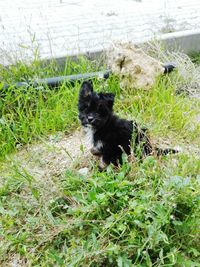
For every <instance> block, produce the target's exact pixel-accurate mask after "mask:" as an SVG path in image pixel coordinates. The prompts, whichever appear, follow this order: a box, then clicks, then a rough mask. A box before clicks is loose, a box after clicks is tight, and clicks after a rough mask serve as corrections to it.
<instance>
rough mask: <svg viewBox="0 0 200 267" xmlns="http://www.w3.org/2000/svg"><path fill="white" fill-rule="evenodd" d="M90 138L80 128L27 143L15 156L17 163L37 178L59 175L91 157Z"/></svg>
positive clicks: (84, 162)
mask: <svg viewBox="0 0 200 267" xmlns="http://www.w3.org/2000/svg"><path fill="white" fill-rule="evenodd" d="M89 157H90V152H89V140H88V139H87V136H86V135H85V134H84V133H83V132H82V131H80V130H77V131H75V132H74V133H72V134H71V135H68V136H66V135H64V134H63V133H58V134H57V135H54V136H50V137H49V138H48V140H46V141H44V140H42V142H40V143H37V144H32V145H27V146H26V147H24V148H23V149H21V150H19V151H18V152H17V153H16V154H15V155H14V157H13V160H14V162H15V163H16V164H18V165H20V166H21V167H22V168H23V169H25V170H26V171H27V172H28V173H29V175H31V176H33V177H34V178H35V179H39V180H41V179H47V178H48V177H51V176H59V175H60V174H61V173H63V172H64V171H65V170H67V169H70V168H72V167H73V166H74V165H76V164H78V163H79V162H80V160H81V162H82V166H85V165H86V162H87V161H86V159H89Z"/></svg>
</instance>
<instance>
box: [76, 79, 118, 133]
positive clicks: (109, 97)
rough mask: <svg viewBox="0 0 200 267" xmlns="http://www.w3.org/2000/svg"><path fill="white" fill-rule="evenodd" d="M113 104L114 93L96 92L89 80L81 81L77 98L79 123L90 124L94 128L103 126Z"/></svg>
mask: <svg viewBox="0 0 200 267" xmlns="http://www.w3.org/2000/svg"><path fill="white" fill-rule="evenodd" d="M113 104H114V94H112V93H96V92H94V91H93V86H92V83H91V82H90V81H85V82H83V83H82V85H81V88H80V92H79V100H78V110H79V119H80V121H81V124H82V125H83V126H89V125H91V126H92V127H93V128H94V129H99V128H101V127H103V126H104V125H105V123H106V122H107V121H108V119H109V118H110V116H111V114H112V110H113Z"/></svg>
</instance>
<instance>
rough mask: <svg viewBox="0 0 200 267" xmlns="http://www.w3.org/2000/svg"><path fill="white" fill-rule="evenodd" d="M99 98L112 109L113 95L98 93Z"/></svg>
mask: <svg viewBox="0 0 200 267" xmlns="http://www.w3.org/2000/svg"><path fill="white" fill-rule="evenodd" d="M99 96H100V98H101V99H102V100H104V101H105V102H106V104H107V106H108V107H109V109H112V108H113V105H114V99H115V95H114V94H113V93H100V94H99Z"/></svg>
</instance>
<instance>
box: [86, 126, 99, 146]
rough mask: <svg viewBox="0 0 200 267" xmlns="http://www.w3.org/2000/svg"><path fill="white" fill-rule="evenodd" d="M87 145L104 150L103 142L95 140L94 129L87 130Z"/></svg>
mask: <svg viewBox="0 0 200 267" xmlns="http://www.w3.org/2000/svg"><path fill="white" fill-rule="evenodd" d="M85 132H86V139H87V143H88V145H89V146H90V147H95V148H96V149H97V150H100V149H102V148H103V141H102V140H100V139H96V138H94V131H93V129H92V128H89V127H87V128H85Z"/></svg>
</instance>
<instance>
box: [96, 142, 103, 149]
mask: <svg viewBox="0 0 200 267" xmlns="http://www.w3.org/2000/svg"><path fill="white" fill-rule="evenodd" d="M102 147H103V143H102V141H97V142H96V144H95V148H96V149H97V150H100V149H101V148H102Z"/></svg>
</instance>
